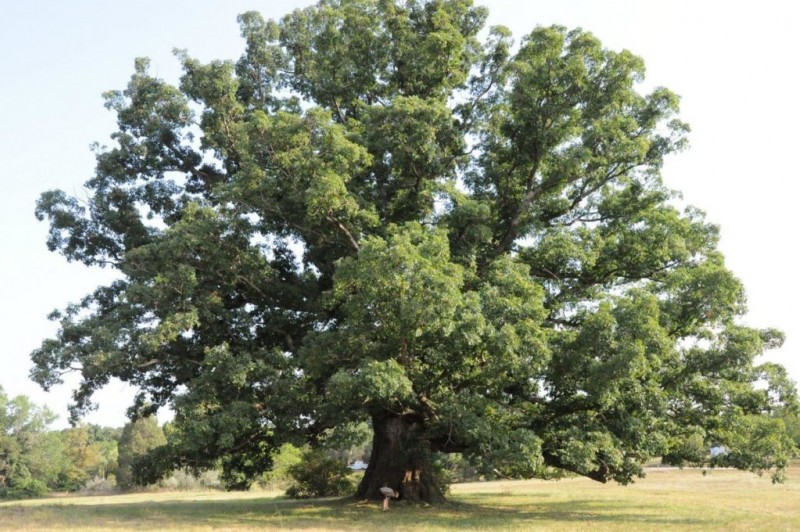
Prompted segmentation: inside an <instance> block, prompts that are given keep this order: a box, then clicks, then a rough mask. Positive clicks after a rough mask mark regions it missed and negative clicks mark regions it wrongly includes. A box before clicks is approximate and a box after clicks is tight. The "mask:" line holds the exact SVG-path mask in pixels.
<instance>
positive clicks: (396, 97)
mask: <svg viewBox="0 0 800 532" xmlns="http://www.w3.org/2000/svg"><path fill="white" fill-rule="evenodd" d="M486 16H487V12H486V10H485V9H484V8H482V7H476V6H473V5H472V2H471V0H403V1H399V0H322V1H321V2H320V3H319V4H317V5H315V6H312V7H308V8H306V9H302V10H296V11H294V12H292V13H290V14H288V15H286V16H285V17H284V18H282V19H281V20H279V21H273V20H270V21H265V20H264V19H263V18H262V17H261V16H260V15H259V14H258V13H255V12H249V13H245V14H243V15H241V16H240V17H239V23H240V26H241V32H242V37H243V39H244V42H245V51H244V53H243V55H242V56H241V57H240V58H239V59H238V60H237V61H226V60H221V61H212V62H210V63H201V62H200V61H198V60H196V59H193V58H192V57H191V55H189V53H188V52H186V51H177V52H176V55H177V57H178V60H179V61H180V62H181V63H182V65H183V76H182V77H181V79H180V82H179V84H177V85H172V84H170V83H168V82H166V81H164V80H162V79H159V78H158V77H156V76H154V75H153V74H152V73H151V72H150V71H149V68H148V66H149V65H148V61H147V59H137V60H136V62H135V70H134V74H133V76H132V77H131V80H130V82H129V84H128V86H127V87H126V88H125V89H123V90H119V91H110V92H108V93H106V95H105V101H106V106H107V107H108V108H109V109H111V110H112V111H114V112H115V113H116V116H117V121H118V126H119V129H118V131H117V132H116V133H114V134H113V135H112V143H111V145H109V146H97V147H96V150H95V151H96V158H97V165H96V173H95V175H94V176H93V177H92V178H91V179H89V180H88V181H87V182H86V185H85V186H86V195H87V198H86V199H85V200H81V199H79V198H76V197H71V196H69V195H67V194H65V193H64V192H62V191H59V190H54V191H48V192H45V193H43V194H42V195H41V197H40V199H39V202H38V204H37V207H36V215H37V216H38V217H39V218H40V219H42V220H44V219H47V220H48V221H49V224H50V233H49V239H48V246H49V248H50V249H51V250H54V251H57V252H59V253H61V254H62V255H63V256H64V257H66V258H67V260H70V261H79V262H82V263H84V264H87V265H101V266H105V267H109V268H113V269H115V270H116V271H117V272H118V273H119V279H118V280H117V281H115V282H113V283H111V284H109V285H108V286H102V287H100V288H98V289H97V290H96V291H94V292H93V293H91V294H89V295H87V296H86V297H85V298H84V299H83V300H81V301H80V302H78V303H75V304H72V305H69V306H68V307H67V308H66V309H65V310H63V311H57V312H54V313H53V315H52V318H53V319H54V320H57V321H58V322H59V323H60V330H59V332H58V335H57V336H56V337H55V338H53V339H49V340H46V341H45V342H43V344H42V346H41V347H40V348H39V349H37V350H36V351H35V352H34V353H33V354H32V357H33V360H34V362H35V368H34V370H33V373H32V376H33V378H34V379H35V380H36V381H37V382H39V383H40V384H41V385H43V386H44V387H46V388H47V387H49V386H52V385H54V384H57V383H60V382H61V377H62V375H63V374H64V373H65V372H68V371H77V372H78V373H79V374H80V376H81V382H80V386H79V387H78V389H77V390H76V391H75V394H74V399H75V403H74V405H73V414H74V415H75V416H79V415H80V414H81V413H83V412H85V411H86V410H87V409H88V408H91V397H92V394H93V392H94V391H95V390H97V389H98V388H100V387H102V386H103V385H105V384H106V383H107V382H108V381H109V379H111V378H119V379H121V380H123V381H126V382H129V383H131V384H132V385H134V386H136V387H138V389H139V394H138V396H137V399H136V404H135V405H133V406H132V410H131V412H144V413H147V412H153V411H155V410H156V409H157V408H159V407H161V406H170V407H171V408H173V409H174V411H175V412H176V419H175V427H174V433H173V434H172V435H171V436H170V438H169V440H170V443H169V444H168V445H166V446H162V447H161V448H160V449H159V450H157V451H156V455H158V457H159V459H158V460H156V461H154V462H153V464H156V466H154V467H153V468H150V469H148V470H147V471H146V474H152V475H157V474H158V471H159V470H163V471H167V470H169V469H170V468H171V467H174V466H190V467H195V468H203V467H210V466H212V465H214V464H216V463H218V462H220V461H221V463H222V466H223V468H224V479H225V481H226V482H227V483H228V485H229V486H232V487H246V486H247V485H249V483H250V482H251V481H252V480H253V479H254V478H255V476H256V475H257V474H258V473H259V472H261V471H263V470H265V469H268V468H269V467H270V463H271V456H272V454H273V453H274V452H275V450H276V449H278V448H279V447H280V446H281V445H282V444H284V443H286V442H295V443H296V442H310V443H312V444H314V445H324V444H325V442H326V441H328V440H330V439H335V438H337V437H338V436H340V435H341V434H343V433H345V432H347V430H348V428H350V427H353V426H356V425H358V424H359V423H363V422H364V421H365V420H368V421H370V422H371V424H372V428H373V432H374V439H373V449H372V453H371V459H370V464H369V469H368V470H367V472H366V475H365V477H364V480H363V482H362V483H361V485H360V487H359V495H360V496H364V497H378V496H379V493H378V491H377V490H378V488H379V487H380V486H383V485H389V486H391V487H393V488H395V489H397V490H398V491H399V492H400V493H401V494H402V496H403V497H406V498H409V499H415V498H421V499H425V500H436V499H437V498H439V497H441V494H442V489H441V485H440V484H439V483H438V482H437V479H436V475H435V472H434V469H435V468H433V467H432V466H431V463H432V460H433V458H434V455H435V454H436V453H462V454H463V455H464V456H465V457H466V458H468V459H470V460H472V461H473V462H474V463H476V464H479V465H480V467H482V468H484V470H486V471H495V472H499V473H501V474H503V475H506V476H525V477H529V476H537V475H539V476H541V475H548V474H550V473H551V472H552V468H558V469H564V470H568V471H571V472H574V473H578V474H580V475H584V476H587V477H589V478H592V479H595V480H598V481H601V482H606V481H609V480H614V481H617V482H622V483H627V482H629V481H631V480H632V479H633V478H635V477H636V476H639V475H641V474H642V464H643V463H644V462H645V461H646V460H648V459H650V458H651V457H654V456H663V457H665V459H667V460H668V461H670V462H671V463H676V464H683V463H698V464H699V463H706V462H707V461H708V460H710V458H708V456H707V453H706V452H705V451H704V449H707V448H708V447H709V446H711V445H719V446H724V447H725V449H726V450H727V452H726V453H723V454H720V455H718V456H716V457H714V458H713V460H714V462H713V463H714V464H719V465H732V466H735V467H739V468H744V469H751V470H754V471H762V470H767V469H773V471H774V472H775V474H776V478H779V477H780V475H781V474H782V471H783V469H784V467H785V465H786V461H787V458H788V456H789V455H790V454H791V452H792V450H793V449H794V447H793V444H792V442H791V440H790V439H789V438H788V437H787V436H786V433H785V431H784V429H783V423H782V421H781V420H780V419H778V418H776V417H774V416H773V417H770V416H769V414H771V413H773V411H774V410H775V409H777V408H789V409H792V408H794V403H795V400H796V392H795V389H794V387H793V385H792V383H791V382H790V381H789V380H788V379H787V377H786V374H785V371H784V370H783V368H781V367H780V366H777V365H773V364H760V365H759V364H757V363H756V358H757V357H758V356H759V355H760V354H762V353H763V352H764V350H766V349H769V348H772V347H775V346H778V345H780V343H781V342H782V339H783V337H782V335H781V333H780V332H778V331H775V330H757V329H753V328H750V327H747V326H745V325H743V324H742V321H741V319H740V317H741V316H742V315H743V314H744V312H745V296H744V291H743V288H742V286H741V284H740V282H739V281H738V280H737V279H736V278H735V276H734V275H732V273H731V272H730V271H729V270H728V269H727V268H726V267H725V263H724V260H723V257H722V255H721V254H720V252H719V251H718V250H717V242H718V228H717V227H715V226H714V225H712V224H710V223H708V222H707V221H706V220H705V219H704V217H703V214H702V212H700V211H699V210H697V209H694V208H685V209H683V208H681V207H680V206H679V205H680V202H679V201H677V197H676V193H674V192H672V191H670V190H668V189H667V188H666V187H665V185H664V184H663V182H662V179H661V176H660V171H661V168H662V165H663V162H664V158H665V157H667V156H668V155H670V154H672V153H675V152H678V151H680V150H681V149H682V148H683V147H684V146H685V143H686V135H687V132H688V126H687V125H686V124H685V123H683V122H682V121H681V120H680V119H679V118H678V104H679V99H678V97H677V96H676V95H675V94H674V93H672V92H671V91H669V90H668V89H665V88H656V89H654V90H652V91H650V92H649V93H642V92H641V91H640V90H639V85H640V83H641V82H642V80H643V79H644V64H643V61H642V59H640V58H639V57H637V56H635V55H634V54H632V53H631V52H629V51H627V50H623V51H613V50H608V49H606V48H604V47H603V46H602V44H601V42H600V41H599V40H598V39H597V38H596V37H594V36H593V35H592V34H590V33H588V32H586V31H583V30H580V29H575V30H568V29H566V28H563V27H560V26H551V27H537V28H536V29H534V30H533V31H532V32H531V33H530V34H529V35H526V36H524V37H523V38H522V40H521V42H520V44H519V46H518V47H517V46H515V45H514V44H513V41H512V38H511V35H510V34H509V32H508V30H507V29H505V28H503V27H493V28H490V29H488V31H486V30H484V22H485V20H486ZM158 464H161V465H163V467H161V466H159V465H158ZM143 474H145V473H143Z"/></svg>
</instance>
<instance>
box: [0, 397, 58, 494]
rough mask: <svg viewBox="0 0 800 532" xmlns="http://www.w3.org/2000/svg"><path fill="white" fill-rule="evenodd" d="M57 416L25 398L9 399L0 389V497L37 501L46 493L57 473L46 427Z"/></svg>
mask: <svg viewBox="0 0 800 532" xmlns="http://www.w3.org/2000/svg"><path fill="white" fill-rule="evenodd" d="M55 418H56V416H55V414H53V413H52V412H51V411H50V410H48V409H47V408H41V407H38V406H36V405H34V404H33V403H31V401H30V399H29V398H28V397H26V396H24V395H18V396H16V397H14V398H9V397H8V396H7V395H6V394H5V392H4V391H3V388H2V387H0V497H13V498H16V497H34V496H38V495H43V494H44V493H46V492H47V489H48V486H47V484H48V481H50V480H52V479H53V477H54V476H55V475H56V473H57V468H58V466H57V465H56V466H54V465H53V464H54V461H55V460H54V457H51V456H48V455H47V453H46V452H44V451H46V450H49V449H51V445H50V444H51V440H50V439H49V438H47V431H46V429H47V426H48V425H49V424H50V423H52V422H53V421H55Z"/></svg>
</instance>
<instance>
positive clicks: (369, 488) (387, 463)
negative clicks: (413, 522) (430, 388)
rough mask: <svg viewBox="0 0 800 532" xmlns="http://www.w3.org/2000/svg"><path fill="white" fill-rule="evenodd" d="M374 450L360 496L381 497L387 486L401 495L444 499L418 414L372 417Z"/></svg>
mask: <svg viewBox="0 0 800 532" xmlns="http://www.w3.org/2000/svg"><path fill="white" fill-rule="evenodd" d="M372 430H373V436H372V454H371V455H370V459H369V465H368V466H367V470H366V472H365V473H364V478H363V479H362V480H361V484H359V486H358V491H357V493H356V495H357V497H359V498H361V499H381V498H383V496H382V495H381V492H380V488H382V487H384V486H387V487H389V488H392V489H394V490H395V491H397V492H398V493H399V494H400V497H399V498H400V499H402V500H407V501H414V502H426V503H436V502H441V501H443V500H444V490H443V486H442V484H441V483H440V482H438V481H437V478H436V475H435V473H434V471H433V464H432V462H431V451H430V442H428V441H427V439H426V437H425V434H424V423H423V420H422V418H421V416H419V415H417V414H404V415H397V414H391V413H388V412H383V413H380V414H377V415H374V416H373V417H372Z"/></svg>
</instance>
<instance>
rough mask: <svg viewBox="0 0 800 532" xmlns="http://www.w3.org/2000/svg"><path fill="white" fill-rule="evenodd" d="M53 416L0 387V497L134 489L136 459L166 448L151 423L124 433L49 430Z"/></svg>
mask: <svg viewBox="0 0 800 532" xmlns="http://www.w3.org/2000/svg"><path fill="white" fill-rule="evenodd" d="M56 417H57V416H56V415H55V414H54V413H53V412H52V411H50V410H49V409H48V408H46V407H41V406H38V405H36V404H34V403H33V402H32V401H31V400H30V398H28V397H26V396H24V395H19V396H16V397H13V398H10V397H8V395H7V394H6V393H5V391H4V390H3V388H2V387H0V497H2V498H23V497H36V496H40V495H44V494H46V493H48V492H53V491H60V492H69V491H81V490H87V489H88V490H91V489H100V490H110V489H112V488H114V487H119V488H122V489H129V488H132V487H134V486H133V483H132V481H131V478H132V474H131V470H132V467H133V463H134V461H135V460H136V458H137V457H139V456H141V455H143V454H144V453H145V452H146V451H148V450H150V449H152V448H154V447H156V446H158V445H163V444H164V443H166V440H165V439H164V433H163V430H162V429H161V428H160V427H159V426H158V423H157V422H156V420H155V418H142V419H139V420H137V421H136V422H132V423H128V424H127V425H126V426H125V427H124V428H112V427H102V426H98V425H93V424H80V425H77V426H74V427H71V428H67V429H52V428H51V427H50V426H51V425H52V423H53V422H54V421H55V420H56Z"/></svg>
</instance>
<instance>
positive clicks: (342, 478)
mask: <svg viewBox="0 0 800 532" xmlns="http://www.w3.org/2000/svg"><path fill="white" fill-rule="evenodd" d="M288 471H289V476H290V477H292V480H293V482H292V485H291V486H289V487H288V488H287V489H286V495H288V496H289V497H291V498H293V499H308V498H312V497H337V496H341V495H347V494H349V493H352V491H353V488H354V485H353V481H352V480H350V478H349V475H350V470H349V469H348V468H347V466H346V465H345V464H344V463H342V461H341V460H337V459H336V458H333V457H331V456H329V455H328V454H327V453H325V452H324V451H319V450H309V451H306V452H304V453H303V456H302V458H301V461H300V462H299V463H296V464H293V465H291V466H289V469H288Z"/></svg>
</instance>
